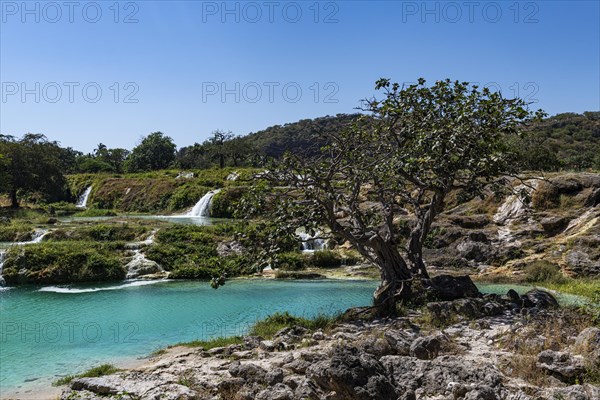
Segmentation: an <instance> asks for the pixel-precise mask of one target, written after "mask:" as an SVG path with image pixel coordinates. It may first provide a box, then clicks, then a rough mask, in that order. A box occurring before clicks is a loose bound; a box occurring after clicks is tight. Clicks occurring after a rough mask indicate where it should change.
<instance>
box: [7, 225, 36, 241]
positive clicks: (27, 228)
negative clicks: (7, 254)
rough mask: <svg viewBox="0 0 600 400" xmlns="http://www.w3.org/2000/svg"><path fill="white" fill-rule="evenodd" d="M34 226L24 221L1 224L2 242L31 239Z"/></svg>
mask: <svg viewBox="0 0 600 400" xmlns="http://www.w3.org/2000/svg"><path fill="white" fill-rule="evenodd" d="M32 233H33V227H32V226H31V225H30V224H27V223H23V222H17V221H14V222H11V223H9V224H6V225H0V242H25V241H28V240H31V237H32V236H31V235H32Z"/></svg>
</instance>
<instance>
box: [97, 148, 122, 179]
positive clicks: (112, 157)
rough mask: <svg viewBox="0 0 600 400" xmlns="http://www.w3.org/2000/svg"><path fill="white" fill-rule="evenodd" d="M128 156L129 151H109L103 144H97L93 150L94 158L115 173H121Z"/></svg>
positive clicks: (118, 149)
mask: <svg viewBox="0 0 600 400" xmlns="http://www.w3.org/2000/svg"><path fill="white" fill-rule="evenodd" d="M129 154H130V152H129V150H126V149H121V148H115V149H109V148H108V147H106V145H105V144H103V143H99V144H98V147H96V150H94V158H95V159H96V160H98V161H100V162H103V163H106V164H108V165H110V166H111V167H112V170H113V171H114V172H117V173H121V172H123V164H124V163H125V160H126V159H127V157H128V156H129Z"/></svg>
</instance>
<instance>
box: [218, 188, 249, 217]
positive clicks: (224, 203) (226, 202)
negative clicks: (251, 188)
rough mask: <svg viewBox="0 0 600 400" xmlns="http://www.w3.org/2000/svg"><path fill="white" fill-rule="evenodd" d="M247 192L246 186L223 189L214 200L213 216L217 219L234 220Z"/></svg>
mask: <svg viewBox="0 0 600 400" xmlns="http://www.w3.org/2000/svg"><path fill="white" fill-rule="evenodd" d="M247 191H248V188H247V187H244V186H234V187H227V188H224V189H222V190H221V191H220V192H219V193H217V194H216V195H215V196H214V197H213V199H212V205H211V207H212V208H211V215H212V216H213V217H217V218H232V217H233V214H234V212H235V209H236V207H237V204H238V202H239V201H240V199H241V198H242V196H244V194H245V193H246V192H247Z"/></svg>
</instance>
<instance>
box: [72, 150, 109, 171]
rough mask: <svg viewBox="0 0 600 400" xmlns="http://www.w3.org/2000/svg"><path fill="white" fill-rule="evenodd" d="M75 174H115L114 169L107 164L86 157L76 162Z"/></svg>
mask: <svg viewBox="0 0 600 400" xmlns="http://www.w3.org/2000/svg"><path fill="white" fill-rule="evenodd" d="M77 172H80V173H84V174H97V173H99V172H115V168H114V167H113V166H112V165H110V164H109V163H107V162H104V161H101V160H99V159H97V158H94V157H91V156H89V155H87V156H82V157H80V158H79V159H78V160H77Z"/></svg>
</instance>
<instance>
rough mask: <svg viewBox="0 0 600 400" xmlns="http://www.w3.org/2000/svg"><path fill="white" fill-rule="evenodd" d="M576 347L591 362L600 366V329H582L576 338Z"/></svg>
mask: <svg viewBox="0 0 600 400" xmlns="http://www.w3.org/2000/svg"><path fill="white" fill-rule="evenodd" d="M574 348H575V350H576V351H577V352H579V353H580V354H582V355H583V356H584V357H585V358H587V359H588V360H590V361H591V363H593V364H596V365H598V366H600V329H598V328H595V327H591V328H586V329H584V330H582V331H581V332H580V333H579V335H577V338H576V339H575V345H574Z"/></svg>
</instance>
